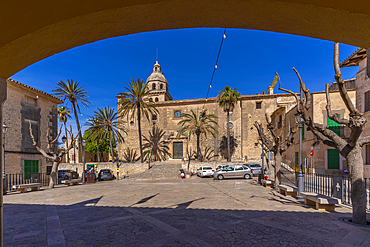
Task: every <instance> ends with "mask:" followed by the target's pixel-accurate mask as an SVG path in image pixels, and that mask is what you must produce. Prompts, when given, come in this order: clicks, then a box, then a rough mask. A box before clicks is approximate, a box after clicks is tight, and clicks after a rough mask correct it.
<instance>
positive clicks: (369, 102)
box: [364, 91, 370, 112]
mask: <svg viewBox="0 0 370 247" xmlns="http://www.w3.org/2000/svg"><path fill="white" fill-rule="evenodd" d="M364 96H365V112H368V111H370V91H367V92H365V95H364Z"/></svg>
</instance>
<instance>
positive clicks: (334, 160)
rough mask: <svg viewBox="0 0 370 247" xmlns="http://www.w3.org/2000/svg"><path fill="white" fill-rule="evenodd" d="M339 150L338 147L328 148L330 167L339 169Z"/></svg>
mask: <svg viewBox="0 0 370 247" xmlns="http://www.w3.org/2000/svg"><path fill="white" fill-rule="evenodd" d="M339 168H340V166H339V152H338V150H336V149H328V169H339Z"/></svg>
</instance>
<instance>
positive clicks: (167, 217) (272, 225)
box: [4, 178, 370, 247]
mask: <svg viewBox="0 0 370 247" xmlns="http://www.w3.org/2000/svg"><path fill="white" fill-rule="evenodd" d="M350 216H351V210H350V209H349V208H346V207H342V206H341V207H337V208H336V212H331V213H329V212H321V211H317V210H315V209H314V208H312V207H308V206H306V205H304V204H302V203H301V202H299V201H297V200H296V199H294V198H292V197H285V196H283V195H280V194H279V193H277V192H276V191H275V190H273V189H268V188H264V187H262V186H260V185H259V184H257V182H256V178H254V179H251V180H244V179H240V180H222V181H217V180H213V179H211V178H203V179H200V178H191V179H184V180H181V179H168V180H133V179H125V180H120V181H107V182H99V183H95V184H88V185H78V186H71V187H57V188H55V189H44V190H41V191H33V192H28V193H24V194H20V193H12V194H9V195H5V196H4V243H5V246H150V247H153V246H228V247H230V246H370V228H368V227H359V226H354V225H352V224H348V223H345V222H343V221H340V220H339V218H341V217H350Z"/></svg>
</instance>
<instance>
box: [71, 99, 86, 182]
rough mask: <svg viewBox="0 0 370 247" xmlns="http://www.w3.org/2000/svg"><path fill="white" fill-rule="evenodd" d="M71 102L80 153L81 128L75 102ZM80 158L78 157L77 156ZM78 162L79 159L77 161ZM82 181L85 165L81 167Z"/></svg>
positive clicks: (83, 180)
mask: <svg viewBox="0 0 370 247" xmlns="http://www.w3.org/2000/svg"><path fill="white" fill-rule="evenodd" d="M71 103H72V107H73V112H74V114H75V118H76V124H77V130H78V139H79V140H80V141H79V144H78V148H79V149H78V150H81V154H82V151H83V150H82V148H81V145H82V133H81V131H80V129H81V126H80V122H79V121H78V114H77V110H76V103H75V102H71ZM79 158H80V157H79ZM75 160H76V155H75ZM77 162H78V163H79V160H78V161H77ZM82 183H85V166H83V167H82Z"/></svg>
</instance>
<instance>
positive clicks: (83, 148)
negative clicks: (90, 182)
mask: <svg viewBox="0 0 370 247" xmlns="http://www.w3.org/2000/svg"><path fill="white" fill-rule="evenodd" d="M85 147H86V140H85V139H83V140H82V150H81V152H82V171H83V172H82V183H85V182H86V181H85Z"/></svg>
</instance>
